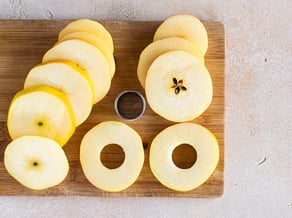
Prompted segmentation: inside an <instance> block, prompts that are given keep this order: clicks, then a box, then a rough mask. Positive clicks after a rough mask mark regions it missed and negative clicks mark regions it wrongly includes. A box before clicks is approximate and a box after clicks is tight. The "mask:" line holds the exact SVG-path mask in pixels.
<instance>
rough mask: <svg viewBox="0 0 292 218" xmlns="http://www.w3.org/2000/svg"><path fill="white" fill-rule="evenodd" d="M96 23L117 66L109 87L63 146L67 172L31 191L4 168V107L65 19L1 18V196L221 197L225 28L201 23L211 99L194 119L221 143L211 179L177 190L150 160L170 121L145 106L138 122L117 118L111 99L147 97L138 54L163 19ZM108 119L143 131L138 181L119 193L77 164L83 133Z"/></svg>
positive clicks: (185, 159)
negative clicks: (93, 180)
mask: <svg viewBox="0 0 292 218" xmlns="http://www.w3.org/2000/svg"><path fill="white" fill-rule="evenodd" d="M100 22H101V23H102V24H104V26H105V27H106V28H107V29H108V30H109V32H110V33H111V34H112V36H113V40H114V45H115V52H114V55H115V60H116V66H117V67H116V75H115V77H114V78H113V80H112V86H111V90H110V92H109V93H108V95H107V96H106V98H104V99H103V100H102V101H101V102H100V103H98V104H96V105H95V106H94V108H93V110H92V113H91V115H90V117H89V118H88V119H87V121H86V122H85V123H84V124H82V125H81V126H79V127H78V128H77V129H76V132H75V134H74V136H73V137H72V138H71V140H70V141H69V142H68V143H67V145H66V146H65V147H64V150H65V152H66V154H67V157H68V159H69V162H70V172H69V175H68V176H67V178H66V179H65V181H64V182H63V183H62V184H60V185H58V186H56V187H53V188H50V189H47V190H44V191H31V190H29V189H27V188H25V187H23V186H21V185H20V184H19V183H17V182H16V181H15V180H14V179H12V177H10V176H9V175H8V173H7V172H6V170H5V168H4V164H3V153H4V150H5V147H6V145H7V144H8V143H9V142H10V141H11V139H10V137H9V135H8V133H7V128H6V119H7V111H8V107H9V104H10V101H11V99H12V97H13V96H14V94H15V93H16V92H17V91H19V90H21V89H22V87H23V83H24V79H25V76H26V74H27V73H28V72H29V70H30V69H31V68H32V67H33V66H34V65H36V64H38V63H40V61H41V59H42V56H43V55H44V53H45V52H46V51H47V50H48V49H49V48H50V47H51V46H52V45H53V44H54V43H55V42H56V39H57V35H58V32H59V31H60V30H61V29H62V28H63V27H64V26H65V25H66V24H67V23H69V21H52V20H50V21H44V20H42V21H39V20H14V21H0V195H42V196H48V195H67V196H70V195H73V196H108V197H110V196H124V197H127V196H135V197H146V196H147V197H148V196H149V197H218V196H221V195H222V193H223V187H224V175H223V173H224V60H225V51H224V47H225V45H224V38H225V37H224V26H223V25H222V24H221V23H217V22H205V23H204V24H205V26H206V29H207V31H208V35H209V49H208V52H207V54H206V57H205V58H206V59H205V61H206V66H207V68H208V69H209V71H210V74H211V77H212V80H213V85H214V98H213V101H212V104H211V106H210V107H209V108H208V109H207V111H206V112H205V113H204V114H203V115H201V116H200V117H198V118H197V119H195V120H193V121H192V122H194V123H199V124H202V125H204V126H205V127H207V128H209V129H210V130H211V131H213V133H214V134H215V135H216V137H217V139H218V141H219V144H220V160H219V164H218V166H217V168H216V170H215V171H214V173H213V174H212V176H211V177H210V178H209V180H208V181H207V182H206V183H204V184H203V185H202V186H200V187H199V188H197V189H194V190H192V191H188V192H176V191H172V190H169V189H167V188H165V187H164V186H163V185H161V184H160V183H159V182H158V181H157V180H156V178H155V177H154V176H153V175H152V173H151V171H150V168H149V162H148V160H149V147H150V144H151V141H152V139H153V138H154V137H155V135H157V134H158V133H159V132H160V131H161V130H162V129H164V128H165V127H167V126H169V125H171V124H174V123H172V122H169V121H167V120H164V119H162V118H161V117H159V116H157V115H156V114H155V113H154V112H153V111H152V110H151V109H150V108H149V106H147V108H146V111H145V114H144V116H143V117H142V118H140V119H139V120H136V121H124V120H121V119H120V118H119V117H118V116H117V115H116V114H115V111H114V99H115V97H116V96H117V95H118V94H119V93H120V92H121V91H123V90H126V89H134V90H137V91H140V92H141V93H142V94H143V95H145V93H144V90H143V89H142V88H141V86H140V84H139V82H138V80H137V77H136V68H137V63H138V58H139V54H140V53H141V51H142V50H143V48H145V47H146V46H147V45H148V44H149V43H150V42H151V41H152V37H153V34H154V31H155V30H156V28H157V27H158V25H159V24H160V23H161V22H158V21H157V22H152V21H151V22H150V21H147V22H144V21H141V22H140V21H100ZM32 107H33V105H32ZM106 120H117V121H122V122H124V123H126V124H128V125H130V126H131V127H133V128H134V129H135V130H136V131H137V132H138V133H139V134H140V135H141V137H142V139H143V143H144V145H145V163H144V166H143V169H142V172H141V174H140V176H139V178H138V180H137V181H136V182H135V183H134V184H133V185H132V186H131V187H130V188H128V189H127V190H125V191H122V192H117V193H108V192H104V191H101V190H99V189H96V188H95V187H94V186H92V185H91V184H90V183H89V182H88V181H87V180H86V178H85V177H84V174H83V172H82V170H81V166H80V162H79V146H80V141H81V139H82V137H83V136H84V134H85V133H86V132H87V131H88V130H89V129H90V128H92V127H93V126H95V125H96V124H98V123H100V122H102V121H106ZM182 155H184V154H183V153H180V154H178V157H177V158H178V159H180V160H182V161H183V162H188V159H187V158H186V157H184V156H182ZM116 156H119V154H116ZM105 161H107V160H105ZM112 161H113V162H114V161H115V160H112Z"/></svg>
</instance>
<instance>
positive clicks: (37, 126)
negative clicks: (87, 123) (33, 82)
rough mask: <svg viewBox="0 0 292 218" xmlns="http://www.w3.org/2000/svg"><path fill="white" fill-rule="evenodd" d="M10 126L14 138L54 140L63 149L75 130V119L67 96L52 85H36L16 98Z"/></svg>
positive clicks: (9, 117) (10, 117)
mask: <svg viewBox="0 0 292 218" xmlns="http://www.w3.org/2000/svg"><path fill="white" fill-rule="evenodd" d="M7 127H8V131H9V134H10V136H11V138H12V139H16V138H19V137H21V136H24V135H36V136H43V137H47V138H50V139H53V140H55V141H56V142H58V143H59V144H60V145H61V146H63V145H64V144H66V142H67V141H68V140H69V139H70V137H71V136H72V134H73V132H74V130H75V118H74V114H73V110H72V108H71V105H70V103H69V101H68V99H67V97H66V95H65V94H64V93H62V92H60V91H58V90H57V89H54V88H52V87H49V86H35V87H32V88H27V89H23V90H21V91H20V92H18V93H17V94H16V95H15V96H14V98H13V100H12V102H11V104H10V107H9V111H8V118H7Z"/></svg>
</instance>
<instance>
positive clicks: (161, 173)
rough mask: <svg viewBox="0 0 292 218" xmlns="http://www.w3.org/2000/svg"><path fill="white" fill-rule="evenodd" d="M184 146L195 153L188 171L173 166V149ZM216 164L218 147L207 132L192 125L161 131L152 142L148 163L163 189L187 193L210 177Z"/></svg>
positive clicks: (201, 127) (205, 129)
mask: <svg viewBox="0 0 292 218" xmlns="http://www.w3.org/2000/svg"><path fill="white" fill-rule="evenodd" d="M181 144H188V145H190V146H192V147H193V148H194V149H195V150H196V152H197V160H196V162H195V164H194V165H193V166H191V167H190V168H188V169H182V168H179V167H177V166H176V165H175V164H174V162H173V160H172V152H173V150H174V149H175V148H176V147H177V146H179V145H181ZM218 161H219V145H218V142H217V140H216V138H215V136H214V135H213V133H212V132H211V131H209V130H208V129H207V128H205V127H203V126H201V125H198V124H194V123H180V124H175V125H173V126H170V127H167V128H166V129H164V130H162V131H161V132H160V133H159V134H158V135H157V136H156V137H155V138H154V139H153V141H152V143H151V147H150V155H149V162H150V168H151V171H152V172H153V174H154V176H155V177H156V178H157V179H158V180H159V181H160V182H161V183H162V184H163V185H164V186H166V187H168V188H169V189H173V190H176V191H190V190H192V189H195V188H197V187H199V186H200V185H202V184H203V183H204V182H205V181H207V180H208V178H209V177H210V176H211V175H212V173H213V171H214V170H215V168H216V166H217V164H218Z"/></svg>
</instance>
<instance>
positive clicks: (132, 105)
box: [114, 90, 146, 120]
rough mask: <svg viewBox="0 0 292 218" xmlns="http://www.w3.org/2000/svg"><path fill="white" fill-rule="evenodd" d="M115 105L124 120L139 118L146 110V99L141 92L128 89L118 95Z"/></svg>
mask: <svg viewBox="0 0 292 218" xmlns="http://www.w3.org/2000/svg"><path fill="white" fill-rule="evenodd" d="M114 107H115V111H116V113H117V115H118V116H119V117H120V118H122V119H124V120H137V119H139V118H140V117H141V116H142V115H143V114H144V112H145V109H146V101H145V98H144V97H143V95H142V94H141V93H140V92H137V91H135V90H126V91H123V92H121V93H120V94H119V95H118V96H117V97H116V100H115V105H114Z"/></svg>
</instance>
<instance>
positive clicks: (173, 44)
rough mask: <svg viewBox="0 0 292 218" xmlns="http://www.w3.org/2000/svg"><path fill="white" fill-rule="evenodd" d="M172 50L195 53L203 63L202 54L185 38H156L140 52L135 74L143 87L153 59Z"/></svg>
mask: <svg viewBox="0 0 292 218" xmlns="http://www.w3.org/2000/svg"><path fill="white" fill-rule="evenodd" d="M172 50H182V51H186V52H189V53H191V54H193V55H195V56H196V57H197V58H198V59H199V60H200V61H201V62H202V63H203V64H204V62H205V61H204V55H203V54H202V52H201V50H200V49H199V48H198V47H195V46H193V45H192V43H191V42H189V41H188V40H186V39H183V38H178V37H169V38H164V39H161V40H157V41H154V42H152V43H151V44H149V45H148V46H147V47H146V48H145V49H144V50H143V51H142V52H141V54H140V58H139V62H138V67H137V76H138V79H139V82H140V84H141V86H142V87H143V88H145V80H146V75H147V71H148V69H149V67H150V65H151V64H152V63H153V61H154V60H155V59H156V58H157V57H158V56H160V55H162V54H163V53H166V52H169V51H172Z"/></svg>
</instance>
